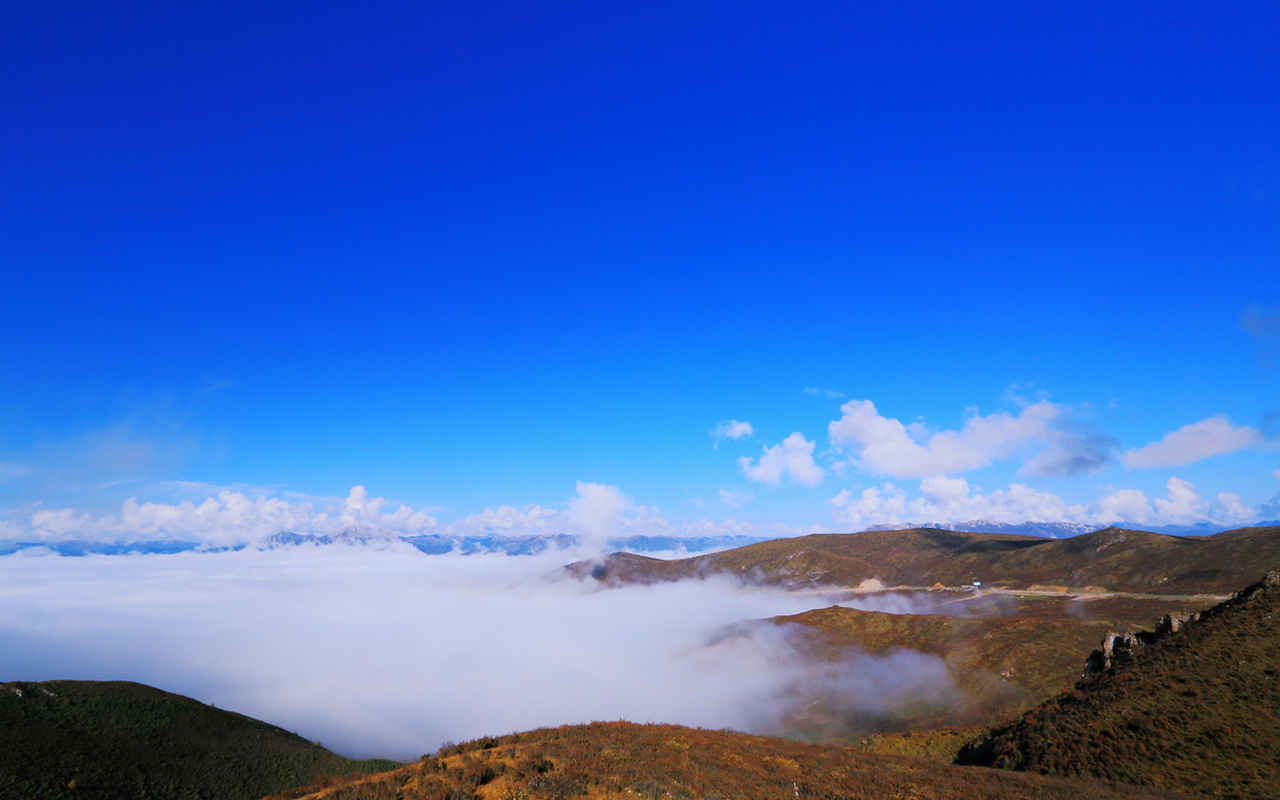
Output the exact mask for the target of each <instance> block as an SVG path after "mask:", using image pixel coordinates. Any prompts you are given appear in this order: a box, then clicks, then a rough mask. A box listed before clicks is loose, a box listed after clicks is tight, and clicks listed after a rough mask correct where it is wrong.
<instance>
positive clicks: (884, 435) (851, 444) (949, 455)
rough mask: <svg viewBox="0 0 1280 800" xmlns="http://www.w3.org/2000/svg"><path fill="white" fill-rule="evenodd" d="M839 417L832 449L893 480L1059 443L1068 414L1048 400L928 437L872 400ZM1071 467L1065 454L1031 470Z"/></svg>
mask: <svg viewBox="0 0 1280 800" xmlns="http://www.w3.org/2000/svg"><path fill="white" fill-rule="evenodd" d="M840 412H841V417H840V419H838V420H834V421H832V422H831V423H830V424H829V425H828V426H827V434H828V436H829V437H830V439H831V444H832V447H834V448H836V449H837V450H840V451H843V452H847V453H849V454H850V455H852V456H853V458H854V459H856V462H857V464H858V466H859V467H861V468H862V469H865V470H868V471H870V472H874V473H879V474H882V475H891V476H893V477H895V478H927V477H930V476H933V475H951V474H955V473H960V472H969V471H971V470H975V469H979V468H981V467H985V466H988V465H989V464H991V463H993V462H994V461H996V460H998V459H1001V458H1005V457H1008V456H1010V455H1012V454H1013V453H1015V452H1017V451H1018V450H1020V449H1022V448H1024V447H1027V446H1028V445H1031V444H1036V443H1043V442H1046V441H1053V442H1061V441H1062V440H1063V439H1064V437H1065V434H1063V433H1062V432H1060V431H1058V430H1056V429H1055V428H1054V427H1053V423H1054V422H1055V421H1056V420H1058V419H1059V418H1061V417H1062V415H1063V413H1064V410H1063V408H1062V407H1061V406H1058V405H1055V404H1054V403H1050V402H1048V401H1041V402H1038V403H1033V404H1032V405H1029V406H1027V407H1025V408H1023V409H1022V410H1021V411H1020V412H1019V413H1018V414H1017V415H1013V414H1008V413H1005V412H997V413H994V414H989V415H987V416H981V415H978V414H974V415H972V416H970V417H969V418H968V419H967V420H966V421H965V424H964V427H963V428H961V429H960V430H944V431H938V432H936V433H928V431H927V429H926V428H925V427H924V426H923V425H922V424H917V423H913V424H912V425H911V426H908V425H904V424H902V422H900V421H898V420H897V419H893V418H892V417H884V416H881V415H880V413H879V412H878V411H876V407H875V404H874V403H872V402H871V401H870V400H850V401H849V402H847V403H845V404H844V405H842V406H841V407H840ZM1063 447H1064V448H1065V447H1066V446H1065V445H1063ZM1071 463H1072V453H1071V452H1070V450H1067V449H1064V451H1063V453H1062V454H1059V455H1054V456H1050V457H1046V458H1045V459H1044V460H1043V461H1041V462H1039V463H1038V464H1036V465H1035V466H1034V467H1033V469H1034V470H1035V471H1045V470H1052V469H1062V468H1064V467H1065V466H1067V465H1069V464H1071Z"/></svg>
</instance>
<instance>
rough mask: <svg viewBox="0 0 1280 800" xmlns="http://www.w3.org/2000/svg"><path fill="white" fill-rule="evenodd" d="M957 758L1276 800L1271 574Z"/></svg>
mask: <svg viewBox="0 0 1280 800" xmlns="http://www.w3.org/2000/svg"><path fill="white" fill-rule="evenodd" d="M958 760H959V761H961V762H962V763H966V764H979V765H986V766H995V767H1001V768H1005V769H1011V770H1020V771H1027V772H1037V773H1043V774H1052V775H1089V776H1095V777H1104V778H1108V779H1111V780H1117V781H1125V782H1128V783H1134V784H1143V785H1148V786H1156V787H1177V788H1179V789H1180V790H1181V791H1185V792H1188V793H1193V792H1194V793H1198V794H1201V795H1207V796H1213V797H1231V798H1275V797H1280V572H1271V573H1268V575H1267V577H1266V578H1265V579H1264V580H1263V581H1262V582H1260V583H1257V584H1254V585H1253V586H1251V587H1249V588H1248V589H1246V590H1244V591H1242V592H1240V593H1239V594H1238V595H1237V596H1235V597H1234V598H1232V599H1231V600H1228V601H1226V602H1224V603H1222V604H1220V605H1218V606H1215V607H1213V608H1211V609H1209V610H1208V611H1205V612H1203V614H1202V615H1201V618H1200V619H1199V620H1198V621H1195V622H1190V623H1187V624H1186V625H1185V627H1183V628H1182V630H1180V631H1178V632H1176V633H1167V634H1165V635H1163V636H1161V637H1160V638H1158V639H1157V640H1156V641H1155V642H1154V643H1151V644H1148V645H1146V646H1144V647H1141V648H1140V649H1138V650H1137V651H1136V655H1135V656H1134V658H1133V659H1132V660H1130V661H1128V662H1125V663H1122V664H1119V665H1117V666H1114V667H1113V668H1112V669H1110V670H1108V671H1107V672H1104V673H1102V674H1100V675H1098V676H1097V677H1093V678H1090V679H1088V680H1085V681H1081V682H1080V683H1079V684H1078V685H1077V687H1076V689H1075V690H1074V691H1071V692H1068V693H1066V694H1063V695H1061V696H1059V697H1057V698H1055V699H1053V700H1052V701H1049V702H1047V703H1045V704H1044V705H1042V706H1040V707H1038V708H1036V709H1033V710H1031V711H1028V712H1027V713H1026V714H1024V715H1023V716H1022V718H1021V719H1019V720H1018V721H1016V722H1014V723H1013V724H1010V725H1007V726H1005V727H1002V728H998V729H996V730H993V731H991V732H990V733H989V734H987V735H986V736H983V737H981V738H979V739H977V740H975V741H973V742H971V743H970V744H968V745H967V746H966V747H965V748H964V749H963V750H962V751H961V753H960V756H959V759H958Z"/></svg>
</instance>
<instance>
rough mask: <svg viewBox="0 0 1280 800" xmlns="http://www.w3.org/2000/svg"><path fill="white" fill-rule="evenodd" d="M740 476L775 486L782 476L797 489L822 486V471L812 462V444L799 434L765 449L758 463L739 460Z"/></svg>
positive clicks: (794, 434) (746, 459) (748, 459)
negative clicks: (792, 482) (799, 486)
mask: <svg viewBox="0 0 1280 800" xmlns="http://www.w3.org/2000/svg"><path fill="white" fill-rule="evenodd" d="M738 466H739V467H741V468H742V474H743V475H746V476H747V477H748V478H750V479H751V480H753V481H759V482H761V483H771V484H774V485H777V484H778V483H779V482H781V480H782V478H783V476H790V478H791V480H792V481H794V482H796V483H798V484H800V485H801V486H817V485H818V484H819V483H822V478H823V471H822V468H821V467H819V466H818V465H817V464H815V463H814V461H813V442H811V441H809V440H808V439H806V438H804V436H803V435H801V434H799V433H793V434H791V435H790V436H788V437H787V438H785V439H783V440H782V442H781V444H776V445H774V446H773V447H768V446H766V447H765V448H764V452H763V454H762V455H761V456H760V460H759V461H758V462H754V463H753V462H752V460H751V459H750V458H747V457H746V456H743V457H742V458H739V459H738Z"/></svg>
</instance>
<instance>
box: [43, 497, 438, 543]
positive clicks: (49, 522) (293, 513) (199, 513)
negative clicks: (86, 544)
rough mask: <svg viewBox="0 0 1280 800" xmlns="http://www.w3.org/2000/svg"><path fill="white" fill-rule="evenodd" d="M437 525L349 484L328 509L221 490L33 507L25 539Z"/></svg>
mask: <svg viewBox="0 0 1280 800" xmlns="http://www.w3.org/2000/svg"><path fill="white" fill-rule="evenodd" d="M436 524H437V523H436V520H435V518H434V517H432V516H431V515H430V514H428V513H426V512H425V511H423V510H420V509H413V508H410V507H409V506H406V505H394V506H393V505H392V504H390V503H388V501H387V500H385V499H383V498H381V497H370V496H369V493H368V491H367V490H366V489H365V487H363V486H353V487H352V488H351V491H350V493H349V494H348V495H347V497H346V499H345V500H343V502H342V503H341V504H340V505H339V506H337V507H334V508H328V509H317V508H316V507H314V506H313V505H312V504H311V503H310V502H293V501H290V500H286V499H283V498H279V497H267V496H265V495H259V496H257V497H250V496H248V495H246V494H244V493H243V492H238V491H232V490H222V491H220V492H218V493H217V495H215V496H213V497H208V498H205V499H204V500H202V501H200V502H198V503H197V502H195V501H192V500H182V501H180V502H176V503H159V502H153V501H141V502H140V501H139V500H138V499H137V498H134V497H131V498H129V499H128V500H125V501H124V502H123V503H122V504H121V506H120V510H119V511H118V512H117V513H114V514H103V515H92V514H89V513H87V512H83V511H79V510H76V509H70V508H63V509H39V510H37V511H35V512H34V513H33V514H32V515H31V518H30V526H29V530H28V534H29V535H30V536H33V537H35V538H36V539H38V540H61V539H83V538H97V539H103V540H110V541H138V540H146V539H182V540H187V541H199V542H205V543H209V544H217V545H225V544H242V543H245V542H252V541H257V540H260V539H262V538H264V537H266V536H270V535H271V534H273V533H278V532H280V531H299V532H307V533H321V534H332V533H338V532H340V531H342V530H346V529H349V528H353V527H354V528H360V529H362V530H366V531H371V532H381V533H401V534H412V533H421V532H423V531H426V530H429V529H431V528H433V527H434V526H436Z"/></svg>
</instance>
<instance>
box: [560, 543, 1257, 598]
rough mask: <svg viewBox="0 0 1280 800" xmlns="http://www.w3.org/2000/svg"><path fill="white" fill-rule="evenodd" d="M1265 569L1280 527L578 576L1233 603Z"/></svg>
mask: <svg viewBox="0 0 1280 800" xmlns="http://www.w3.org/2000/svg"><path fill="white" fill-rule="evenodd" d="M1258 563H1280V527H1258V528H1242V529H1240V530H1234V531H1225V532H1222V533H1218V534H1214V535H1213V536H1205V537H1178V536H1168V535H1164V534H1159V533H1150V532H1147V531H1137V530H1127V529H1122V528H1105V529H1103V530H1100V531H1095V532H1093V533H1088V534H1084V535H1081V536H1076V537H1073V538H1070V539H1041V538H1037V537H1031V536H1016V535H1008V534H987V533H968V532H961V531H947V530H940V529H935V528H918V529H910V530H900V531H863V532H862V533H846V534H835V533H833V534H814V535H810V536H799V537H796V538H793V539H774V540H771V541H768V542H760V543H758V544H750V545H746V546H744V547H738V548H734V549H732V550H725V551H723V552H719V553H710V554H707V555H701V556H693V557H690V558H682V559H674V560H662V559H657V558H650V557H647V556H641V555H635V554H630V553H615V554H613V555H611V556H609V557H608V558H607V559H605V560H604V562H603V563H598V564H593V563H588V562H575V563H574V564H570V565H568V566H567V567H566V570H567V571H568V573H569V574H571V575H574V576H577V577H580V578H586V577H593V578H595V579H597V580H601V581H604V582H606V583H614V584H621V583H653V582H658V581H673V580H681V579H684V578H693V577H705V576H708V575H715V574H729V575H736V576H739V577H741V578H743V579H745V580H750V581H756V582H762V583H768V584H777V585H783V586H787V587H790V588H797V587H804V586H846V587H855V586H858V585H859V584H860V583H862V582H863V581H867V580H871V579H878V580H880V581H883V582H885V583H887V584H890V585H898V586H920V587H923V586H931V585H933V584H935V583H941V584H943V585H947V586H956V585H965V584H969V583H971V582H973V581H975V580H977V581H981V582H983V583H984V584H986V585H989V586H995V587H1002V588H1017V589H1023V588H1028V587H1032V586H1035V585H1043V584H1051V585H1060V586H1064V587H1071V588H1086V587H1088V588H1091V589H1102V590H1108V591H1119V592H1141V593H1152V594H1161V595H1187V594H1205V593H1218V594H1226V593H1228V592H1230V591H1231V590H1232V589H1234V588H1235V587H1238V586H1240V585H1242V584H1244V583H1246V582H1247V581H1248V580H1250V575H1249V572H1250V571H1251V570H1255V569H1256V567H1255V566H1253V565H1256V564H1258Z"/></svg>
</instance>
